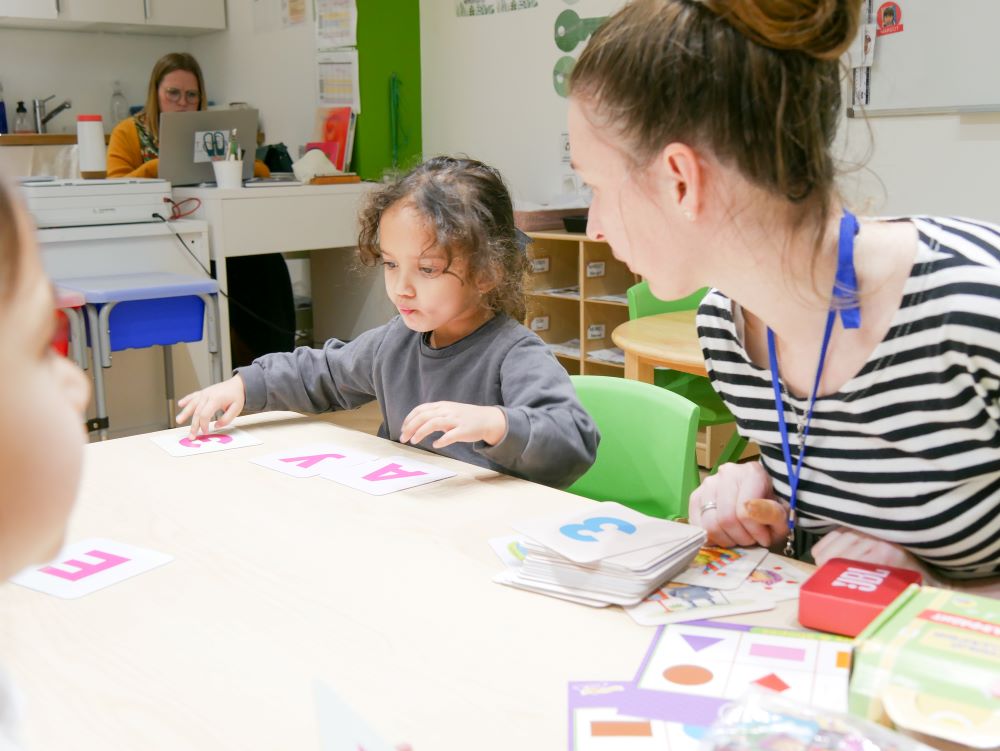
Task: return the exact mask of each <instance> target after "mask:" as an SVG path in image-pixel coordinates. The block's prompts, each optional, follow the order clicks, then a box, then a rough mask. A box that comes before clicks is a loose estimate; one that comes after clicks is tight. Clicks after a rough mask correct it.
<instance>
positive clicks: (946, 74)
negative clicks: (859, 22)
mask: <svg viewBox="0 0 1000 751" xmlns="http://www.w3.org/2000/svg"><path fill="white" fill-rule="evenodd" d="M882 5H883V3H882V2H879V1H878V0H876V2H875V3H874V7H875V11H876V15H877V14H878V10H879V9H880V7H882ZM897 5H898V6H899V9H900V11H901V13H900V18H899V20H898V22H899V23H901V24H902V26H903V29H902V31H900V32H897V33H893V34H884V35H882V36H879V37H877V38H876V41H875V59H874V63H873V65H872V68H871V79H870V84H869V87H870V88H869V97H868V104H867V106H865V107H864V112H865V114H867V115H880V114H886V115H903V114H938V113H956V112H1000V39H998V34H1000V2H998V1H997V0H947V1H946V2H942V1H941V0H898V2H897ZM860 110H861V108H859V107H855V108H851V110H849V111H848V114H849V115H852V116H853V115H857V114H859V112H860Z"/></svg>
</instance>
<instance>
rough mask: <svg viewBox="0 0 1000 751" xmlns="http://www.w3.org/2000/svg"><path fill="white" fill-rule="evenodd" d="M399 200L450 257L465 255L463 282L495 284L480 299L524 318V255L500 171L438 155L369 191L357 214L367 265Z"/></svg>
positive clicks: (497, 309)
mask: <svg viewBox="0 0 1000 751" xmlns="http://www.w3.org/2000/svg"><path fill="white" fill-rule="evenodd" d="M400 203H406V204H408V205H410V206H412V207H413V208H414V210H415V211H416V212H417V213H418V214H419V215H420V216H421V217H423V218H424V219H425V220H426V221H427V224H428V225H429V226H430V228H431V231H432V232H433V233H434V244H435V245H436V246H437V247H439V248H441V249H442V250H444V251H445V253H447V255H448V259H449V262H450V261H451V260H452V259H454V258H455V257H456V256H459V257H462V258H465V259H467V261H468V264H469V274H468V277H469V278H468V279H467V280H463V281H470V282H472V283H478V282H481V281H488V282H491V283H492V284H493V288H492V289H491V290H490V291H489V292H488V293H486V295H485V299H484V304H485V305H486V306H487V307H488V308H489V309H490V310H492V311H493V312H495V313H506V314H507V315H508V316H510V317H511V318H513V319H514V320H517V321H520V320H522V319H523V318H524V315H525V303H524V277H525V274H526V273H527V268H528V259H527V256H526V254H525V252H524V249H523V247H522V245H521V242H520V240H519V237H518V232H517V229H516V228H515V227H514V209H513V205H512V204H511V200H510V193H508V192H507V186H506V185H504V182H503V178H502V177H500V173H499V172H497V171H496V170H495V169H494V168H493V167H490V166H488V165H485V164H483V163H482V162H477V161H475V160H474V159H459V158H455V157H449V156H438V157H434V158H432V159H428V160H427V161H426V162H424V163H423V164H421V165H419V166H417V167H416V168H415V169H413V170H411V171H410V172H408V173H407V174H406V175H404V176H402V177H400V178H399V179H397V180H396V181H394V182H392V183H390V184H388V185H386V186H385V187H383V188H381V189H379V190H377V191H375V192H373V193H370V194H369V195H368V198H367V200H366V202H365V205H364V208H362V210H361V214H360V216H359V219H358V221H359V224H360V225H361V229H360V231H359V233H358V253H359V255H360V257H361V262H362V263H364V264H365V265H367V266H373V265H375V263H377V262H378V260H379V259H380V258H381V257H382V251H381V249H380V247H379V231H378V228H379V225H380V224H381V222H382V216H383V215H384V214H385V212H386V211H388V210H389V209H390V208H391V207H393V206H395V205H396V204H400Z"/></svg>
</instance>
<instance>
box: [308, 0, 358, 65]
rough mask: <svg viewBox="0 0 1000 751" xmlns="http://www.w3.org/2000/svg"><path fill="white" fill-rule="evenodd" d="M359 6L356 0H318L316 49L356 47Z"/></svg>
mask: <svg viewBox="0 0 1000 751" xmlns="http://www.w3.org/2000/svg"><path fill="white" fill-rule="evenodd" d="M357 44H358V7H357V5H356V4H355V0H316V49H317V51H320V52H322V51H323V50H332V49H336V48H337V47H355V46H357Z"/></svg>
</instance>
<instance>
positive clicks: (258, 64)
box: [190, 0, 317, 159]
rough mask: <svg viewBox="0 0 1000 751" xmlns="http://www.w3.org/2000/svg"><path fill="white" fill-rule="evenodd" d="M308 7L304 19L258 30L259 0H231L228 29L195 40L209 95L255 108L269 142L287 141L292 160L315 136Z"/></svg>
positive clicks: (194, 49)
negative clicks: (284, 26)
mask: <svg viewBox="0 0 1000 751" xmlns="http://www.w3.org/2000/svg"><path fill="white" fill-rule="evenodd" d="M307 5H308V6H309V10H308V11H307V14H306V15H307V20H306V21H305V22H304V23H302V24H299V25H296V26H291V27H289V28H287V29H278V30H275V31H267V32H257V31H255V30H254V14H253V0H228V1H227V3H226V14H227V16H226V23H227V28H226V30H225V31H219V32H214V33H212V34H205V35H204V36H198V37H193V38H192V39H191V40H190V52H191V54H193V55H194V56H195V57H196V58H198V62H199V63H200V64H201V67H202V72H203V73H204V74H205V81H206V83H205V85H206V87H207V88H208V93H209V97H210V98H211V99H213V100H214V101H215V102H217V103H218V104H226V103H228V102H248V103H249V104H250V105H251V106H252V107H255V108H256V109H257V110H259V111H260V117H261V123H262V125H263V127H264V132H265V135H266V138H267V143H278V142H281V143H284V144H285V145H286V146H288V150H289V153H290V154H291V156H292V159H297V158H298V148H299V146H302V145H304V144H305V143H306V142H307V141H312V140H315V138H314V131H315V128H316V91H317V89H316V44H315V29H314V25H313V15H312V3H308V4H307Z"/></svg>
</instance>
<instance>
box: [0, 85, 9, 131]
mask: <svg viewBox="0 0 1000 751" xmlns="http://www.w3.org/2000/svg"><path fill="white" fill-rule="evenodd" d="M8 132H9V131H8V130H7V105H6V104H4V101H3V84H2V83H0V133H8Z"/></svg>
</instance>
